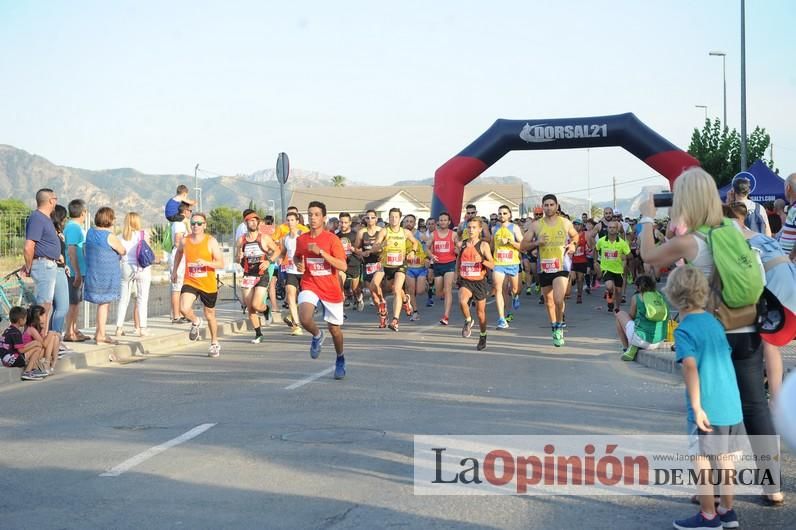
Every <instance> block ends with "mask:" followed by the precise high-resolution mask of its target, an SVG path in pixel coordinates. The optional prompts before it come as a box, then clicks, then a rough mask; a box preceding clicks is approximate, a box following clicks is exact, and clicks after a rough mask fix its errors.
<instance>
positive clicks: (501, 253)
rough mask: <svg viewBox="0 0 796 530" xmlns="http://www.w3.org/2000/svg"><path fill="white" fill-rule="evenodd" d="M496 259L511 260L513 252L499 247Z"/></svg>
mask: <svg viewBox="0 0 796 530" xmlns="http://www.w3.org/2000/svg"><path fill="white" fill-rule="evenodd" d="M496 257H497V259H498V261H511V260H513V259H514V252H512V251H511V250H506V249H501V250H498V251H497V256H496Z"/></svg>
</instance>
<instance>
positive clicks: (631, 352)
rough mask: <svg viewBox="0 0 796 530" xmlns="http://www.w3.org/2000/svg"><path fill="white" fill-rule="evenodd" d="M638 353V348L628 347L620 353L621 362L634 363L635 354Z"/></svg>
mask: <svg viewBox="0 0 796 530" xmlns="http://www.w3.org/2000/svg"><path fill="white" fill-rule="evenodd" d="M637 353H638V346H632V345H631V346H630V347H628V349H626V350H625V351H624V353H622V360H623V361H635V360H636V354H637Z"/></svg>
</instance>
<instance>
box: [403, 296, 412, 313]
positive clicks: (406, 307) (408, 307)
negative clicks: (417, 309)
mask: <svg viewBox="0 0 796 530" xmlns="http://www.w3.org/2000/svg"><path fill="white" fill-rule="evenodd" d="M410 302H411V300H410V298H409V295H406V296H405V297H404V311H405V312H406V316H408V317H411V316H412V304H411V303H410Z"/></svg>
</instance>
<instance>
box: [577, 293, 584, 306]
mask: <svg viewBox="0 0 796 530" xmlns="http://www.w3.org/2000/svg"><path fill="white" fill-rule="evenodd" d="M575 303H576V304H582V303H583V295H581V294H579V295H578V297H577V298H576V299H575Z"/></svg>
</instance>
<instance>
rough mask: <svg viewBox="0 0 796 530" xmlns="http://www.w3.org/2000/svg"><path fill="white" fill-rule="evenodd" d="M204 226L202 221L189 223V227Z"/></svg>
mask: <svg viewBox="0 0 796 530" xmlns="http://www.w3.org/2000/svg"><path fill="white" fill-rule="evenodd" d="M203 224H205V222H204V221H191V226H202V225H203Z"/></svg>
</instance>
